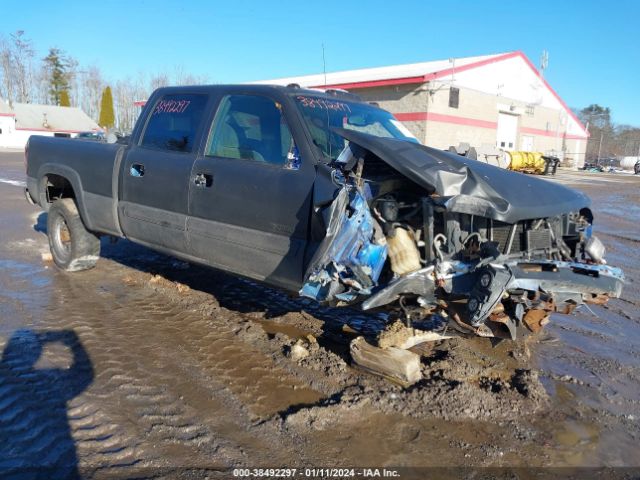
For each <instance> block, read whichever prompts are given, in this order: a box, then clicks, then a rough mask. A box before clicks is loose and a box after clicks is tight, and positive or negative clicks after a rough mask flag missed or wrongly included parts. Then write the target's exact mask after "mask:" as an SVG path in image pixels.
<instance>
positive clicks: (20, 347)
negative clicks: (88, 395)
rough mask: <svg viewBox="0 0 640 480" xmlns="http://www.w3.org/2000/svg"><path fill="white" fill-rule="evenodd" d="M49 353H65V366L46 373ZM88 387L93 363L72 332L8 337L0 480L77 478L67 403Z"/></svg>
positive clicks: (0, 368) (0, 369)
mask: <svg viewBox="0 0 640 480" xmlns="http://www.w3.org/2000/svg"><path fill="white" fill-rule="evenodd" d="M50 347H53V348H56V347H57V348H63V349H64V348H66V349H68V351H69V353H70V362H69V365H63V366H62V367H61V368H47V367H48V366H49V365H46V359H44V358H42V357H43V352H44V351H45V349H47V348H50ZM39 363H44V365H43V366H42V368H39V366H38V364H39ZM55 367H59V366H55ZM92 381H93V366H92V364H91V360H90V359H89V356H88V355H87V352H86V351H85V349H84V347H83V346H82V344H81V343H80V340H79V339H78V337H77V335H76V334H75V333H74V332H73V331H71V330H62V331H44V332H38V331H34V330H29V329H21V330H16V331H15V332H14V333H13V334H12V336H11V338H10V339H9V341H8V343H7V345H6V346H5V348H4V351H3V352H2V360H1V362H0V476H2V478H21V479H23V478H79V475H78V458H77V454H76V448H75V444H74V441H73V437H72V436H71V429H70V426H69V419H68V415H67V402H69V401H71V400H72V399H73V398H75V397H76V396H77V395H79V394H80V393H82V392H83V391H84V390H85V389H86V388H87V387H88V386H89V385H90V384H91V382H92Z"/></svg>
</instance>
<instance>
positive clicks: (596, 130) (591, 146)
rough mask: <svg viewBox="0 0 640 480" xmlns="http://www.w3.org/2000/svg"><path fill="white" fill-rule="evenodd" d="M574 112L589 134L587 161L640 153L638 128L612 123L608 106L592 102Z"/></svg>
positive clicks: (639, 129)
mask: <svg viewBox="0 0 640 480" xmlns="http://www.w3.org/2000/svg"><path fill="white" fill-rule="evenodd" d="M576 113H577V115H578V118H579V119H580V121H581V122H582V123H583V124H584V125H585V126H586V127H587V130H589V133H590V134H591V137H590V138H589V143H588V144H587V162H595V161H596V160H597V159H598V158H600V159H609V158H613V157H632V156H638V155H640V128H638V127H634V126H632V125H623V124H616V123H613V121H612V120H611V109H610V108H608V107H603V106H601V105H598V104H592V105H589V106H588V107H585V108H583V109H582V110H578V111H577V112H576Z"/></svg>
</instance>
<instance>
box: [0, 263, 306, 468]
mask: <svg viewBox="0 0 640 480" xmlns="http://www.w3.org/2000/svg"><path fill="white" fill-rule="evenodd" d="M105 263H106V265H105ZM102 267H103V268H104V267H106V268H107V270H113V267H114V266H113V265H109V263H108V262H102ZM115 269H116V270H118V269H119V267H118V266H116V267H115ZM35 270H38V269H37V268H36V269H35ZM4 271H5V276H4V277H3V278H4V280H6V279H7V277H8V276H12V275H13V278H10V279H9V281H8V282H6V281H3V283H2V285H3V287H4V286H7V285H5V284H6V283H9V284H12V282H17V283H18V288H16V289H9V288H7V289H5V288H3V290H2V291H3V294H5V293H6V294H8V295H7V296H8V297H10V298H11V297H12V299H13V305H12V306H11V308H7V305H6V304H5V305H3V307H1V310H0V312H1V313H2V318H9V317H13V318H15V317H16V316H18V317H21V318H20V322H19V323H21V324H22V325H23V326H24V325H25V324H26V325H27V326H30V327H32V328H33V329H34V330H37V331H39V332H40V331H73V332H75V333H76V334H77V335H78V337H79V339H80V342H81V343H82V345H83V346H84V348H85V349H86V350H87V351H88V352H89V354H90V358H91V363H92V365H93V368H94V370H95V377H94V379H93V383H92V384H91V385H90V386H89V388H88V389H87V390H86V391H85V392H84V393H82V394H80V395H79V396H78V397H76V398H74V399H72V400H71V401H70V402H69V404H68V426H65V425H64V424H65V422H64V421H63V422H60V424H59V425H54V426H53V427H49V428H48V429H44V430H42V431H40V430H38V429H37V428H36V427H37V425H36V420H37V418H39V416H38V415H35V416H34V415H31V416H30V415H26V412H41V414H42V416H46V412H45V411H44V410H42V409H41V408H40V409H39V407H38V408H36V407H37V406H36V405H35V404H34V403H30V402H21V403H20V402H16V401H15V399H14V397H16V396H20V395H22V396H25V394H20V390H19V389H18V390H16V389H17V387H16V386H15V385H14V384H13V383H7V382H3V383H1V384H0V419H4V420H5V421H6V422H9V423H10V424H13V423H15V422H16V418H21V419H23V420H21V422H20V423H19V424H16V428H17V427H19V429H18V431H17V432H15V431H14V430H15V428H14V429H7V430H6V431H7V432H12V440H11V442H9V444H11V445H13V447H15V448H18V449H20V450H21V451H23V452H24V454H25V455H26V457H27V458H31V459H33V458H44V457H42V455H41V454H40V453H39V452H43V451H50V452H53V453H51V454H50V455H52V459H51V461H52V462H54V463H55V461H64V460H63V459H64V458H66V457H68V456H69V455H70V453H69V452H71V453H73V448H72V447H73V443H71V447H69V446H67V447H66V448H65V449H60V450H59V453H58V454H56V453H55V452H56V450H55V449H51V448H50V447H51V445H55V444H56V443H59V439H57V437H56V433H55V432H59V431H70V432H71V433H72V435H73V440H74V442H75V445H76V449H77V455H78V458H80V465H81V467H82V468H90V469H99V470H101V469H114V468H115V469H117V468H119V467H120V468H121V467H134V468H137V467H141V466H148V465H155V466H158V465H159V466H163V465H166V460H165V459H166V458H170V459H171V460H172V461H173V462H175V461H177V459H178V458H180V457H182V458H185V459H187V460H186V461H188V464H189V465H202V466H213V467H218V466H228V465H238V464H242V463H244V462H245V461H246V454H245V453H244V448H245V447H247V446H249V447H254V448H251V450H253V451H263V452H265V458H267V456H268V458H269V459H270V461H275V459H277V458H280V461H281V462H282V463H283V464H284V463H286V460H287V455H286V453H276V451H275V450H276V449H275V446H274V445H269V444H268V442H266V441H263V440H260V439H259V438H255V437H256V435H255V433H252V432H250V431H249V430H250V427H251V422H250V421H249V420H246V419H249V418H253V419H254V421H255V420H256V419H259V418H261V417H265V416H268V415H270V414H272V413H274V412H275V411H278V410H280V409H282V408H286V407H287V406H288V405H290V404H291V403H298V402H305V401H316V400H317V399H318V398H319V394H318V393H317V392H313V391H311V390H309V389H305V387H304V385H302V384H301V383H300V382H299V381H298V380H296V379H295V378H293V377H291V376H290V375H288V374H287V372H285V371H281V370H280V369H278V368H275V366H274V365H273V363H272V361H271V360H270V359H269V358H267V357H265V356H264V354H261V353H260V352H258V351H255V350H252V349H251V348H247V345H246V342H244V341H239V340H238V339H237V338H236V337H235V335H234V329H232V328H230V327H229V326H228V322H226V323H225V322H216V321H215V318H211V319H207V318H204V317H203V316H202V315H201V314H199V313H194V312H193V311H191V312H190V311H184V309H183V308H181V307H180V306H179V305H178V306H176V305H175V304H173V305H172V304H167V303H164V302H163V301H162V299H161V298H158V295H157V294H156V293H155V292H144V291H140V289H134V290H135V291H134V292H133V293H132V291H131V289H128V288H127V287H126V286H122V285H113V284H110V283H109V282H101V278H104V276H105V275H106V276H107V277H109V276H111V275H112V274H113V273H114V272H109V273H107V274H105V272H104V271H101V269H100V267H99V268H98V269H96V270H94V271H92V272H85V273H83V274H79V275H74V276H69V275H65V274H63V273H60V272H55V271H52V272H50V273H49V272H42V269H39V274H40V276H44V277H47V276H50V277H51V279H50V280H51V281H50V282H49V285H48V286H46V285H45V287H44V288H42V287H41V288H38V289H34V288H33V284H32V285H30V287H31V288H27V287H29V285H26V284H25V281H23V280H24V277H25V274H24V272H22V271H21V270H20V269H17V268H16V269H13V271H12V269H11V268H9V269H5V270H4ZM31 273H34V272H31ZM7 274H9V275H7ZM35 276H38V274H36V275H35ZM113 277H114V278H115V279H116V281H117V278H118V275H114V276H113ZM21 278H22V280H21ZM32 280H34V279H32ZM26 283H29V282H26ZM96 283H97V284H98V285H99V287H98V288H97V289H96ZM14 286H15V285H14ZM11 290H13V291H11ZM20 291H30V294H29V295H28V296H27V297H25V298H18V299H16V298H15V297H14V295H13V294H14V293H15V294H17V293H18V292H20ZM16 296H18V297H19V295H16ZM131 297H135V298H134V299H133V300H132V299H131ZM45 305H48V307H46V310H45V309H44V307H43V306H45ZM34 311H36V312H38V311H40V312H41V313H42V318H38V319H37V320H33V319H32V318H26V317H27V315H26V314H27V313H32V314H33V312H34ZM34 317H37V315H34ZM44 325H46V328H39V327H41V326H44ZM3 330H4V331H3V332H2V333H3V334H5V335H6V338H7V340H4V341H3V343H5V345H6V343H7V341H8V338H9V336H10V332H9V331H8V329H3ZM5 345H2V346H5ZM3 368H4V369H5V370H9V372H4V371H3V376H2V378H15V379H16V381H17V383H18V385H22V382H23V381H27V379H26V378H25V377H24V375H22V374H21V373H20V371H19V370H16V369H15V368H14V366H13V364H10V363H9V364H7V365H4V366H3ZM34 388H35V389H37V390H38V389H39V390H42V391H44V392H45V395H46V389H44V386H43V385H42V384H35V385H34ZM264 392H269V393H270V395H269V398H270V399H272V400H273V399H276V400H278V401H277V402H275V403H274V402H273V401H271V403H270V402H268V401H266V399H265V395H264ZM274 392H275V393H276V394H275V395H274ZM62 411H63V413H64V408H63V409H62ZM203 411H205V412H206V415H204V417H205V419H204V421H203V414H202V413H203ZM12 422H13V423H12ZM63 427H66V430H65V428H63ZM34 431H36V432H39V435H36V436H33V435H30V434H28V433H29V432H34ZM49 431H50V433H48V432H49ZM20 432H22V433H20ZM21 435H22V436H21ZM43 439H45V440H43ZM36 440H38V442H36ZM30 442H31V443H33V445H32V446H29V445H30ZM67 443H68V442H67ZM277 450H280V449H277ZM56 455H57V456H56ZM6 458H11V457H10V456H8V457H6ZM178 461H179V460H178Z"/></svg>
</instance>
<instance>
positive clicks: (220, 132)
mask: <svg viewBox="0 0 640 480" xmlns="http://www.w3.org/2000/svg"><path fill="white" fill-rule="evenodd" d="M26 159H27V177H28V189H27V198H28V199H29V200H30V201H33V202H35V203H37V204H39V205H40V206H41V207H43V208H44V209H46V210H48V212H49V215H48V223H47V229H48V236H49V243H50V247H51V252H52V255H53V259H54V261H55V263H56V264H57V265H58V266H59V267H61V268H62V269H64V270H68V271H75V270H83V269H86V268H91V267H93V266H94V265H95V263H96V261H97V259H98V256H99V251H100V241H99V237H100V236H101V235H110V236H115V237H126V238H129V239H131V240H132V241H134V242H136V243H140V244H143V245H146V246H148V247H151V248H153V249H155V250H158V251H161V252H165V253H167V254H170V255H173V256H176V257H180V258H182V259H185V260H187V261H190V262H194V263H199V264H203V265H207V266H210V267H214V268H217V269H221V270H224V271H227V272H230V273H233V274H237V275H241V276H245V277H249V278H252V279H256V280H260V281H262V282H264V283H266V284H268V285H271V286H275V287H279V288H283V289H286V290H289V291H293V292H298V293H299V294H300V295H302V296H304V297H309V298H312V299H314V300H316V301H318V302H322V303H325V304H330V305H337V306H340V305H358V306H359V308H362V309H363V310H375V311H383V312H386V313H387V314H388V315H389V317H390V318H396V319H397V318H401V319H402V320H403V321H405V322H407V323H408V324H416V325H417V324H418V323H422V324H429V325H431V328H433V329H441V328H449V326H450V327H451V328H452V329H455V330H457V331H459V332H461V333H465V334H475V335H480V336H486V337H499V338H512V339H515V338H516V337H517V335H518V334H519V333H518V332H521V331H522V332H524V331H527V330H530V331H537V330H538V329H540V328H541V327H542V326H543V325H544V324H545V323H546V322H547V321H548V315H549V313H550V312H564V313H570V312H571V311H572V310H573V309H574V308H575V307H576V306H578V305H581V304H583V303H585V302H587V303H588V302H594V303H603V302H605V301H606V300H607V299H608V298H609V297H618V296H619V295H620V293H621V289H622V285H623V282H624V276H623V273H622V271H621V270H620V269H618V268H615V267H611V266H608V265H607V264H606V262H605V260H604V246H603V245H602V243H601V242H600V241H599V240H598V239H597V238H596V237H595V236H594V235H593V233H592V228H593V227H592V226H593V215H592V212H591V211H590V210H589V200H588V199H587V198H586V197H585V196H584V195H583V194H581V193H579V192H577V191H574V190H571V189H569V188H566V187H563V186H560V185H558V184H555V183H551V182H548V181H546V180H542V179H537V178H532V177H530V176H526V175H523V174H520V173H515V172H511V171H506V170H502V169H499V168H496V167H493V166H491V165H487V164H484V163H481V162H477V161H474V160H471V159H467V158H464V157H460V156H457V155H454V154H451V153H448V152H444V151H439V150H436V149H433V148H429V147H426V146H423V145H420V144H419V143H418V142H417V140H416V139H415V138H414V137H413V136H412V135H411V134H410V133H409V131H408V130H407V129H406V128H405V127H404V126H403V125H402V124H401V123H400V122H398V121H397V120H396V119H395V118H394V117H393V115H391V114H390V113H388V112H386V111H384V110H382V109H380V108H378V107H376V106H375V105H371V104H367V103H365V102H362V101H361V100H359V99H358V98H357V97H356V96H354V95H351V94H348V93H346V92H341V91H331V90H328V91H318V90H306V89H301V88H299V87H297V86H289V87H276V86H258V85H235V86H233V85H231V86H225V85H220V86H203V87H179V88H162V89H159V90H157V91H156V92H154V94H153V95H152V96H151V98H150V99H149V101H148V102H147V104H146V106H145V108H144V110H143V111H142V113H141V116H140V118H139V120H138V122H137V124H136V126H135V129H134V131H133V134H132V136H131V137H130V139H129V140H128V143H126V144H105V143H91V142H74V141H70V140H65V139H60V138H45V137H31V139H30V141H29V144H28V150H27V152H26Z"/></svg>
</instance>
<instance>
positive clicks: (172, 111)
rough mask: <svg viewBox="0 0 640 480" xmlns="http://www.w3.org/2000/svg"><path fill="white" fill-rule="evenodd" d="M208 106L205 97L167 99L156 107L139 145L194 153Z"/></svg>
mask: <svg viewBox="0 0 640 480" xmlns="http://www.w3.org/2000/svg"><path fill="white" fill-rule="evenodd" d="M206 103H207V96H206V95H200V94H175V95H164V96H163V97H162V98H161V99H160V100H158V102H157V103H156V104H155V105H154V107H153V111H152V112H151V115H150V118H149V121H148V122H147V127H146V128H145V131H144V135H143V136H142V142H141V143H140V145H141V146H143V147H149V148H157V149H160V150H172V151H176V152H191V151H193V149H194V142H195V137H196V133H197V132H198V128H199V127H200V123H201V122H202V117H203V114H204V109H205V106H206Z"/></svg>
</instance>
